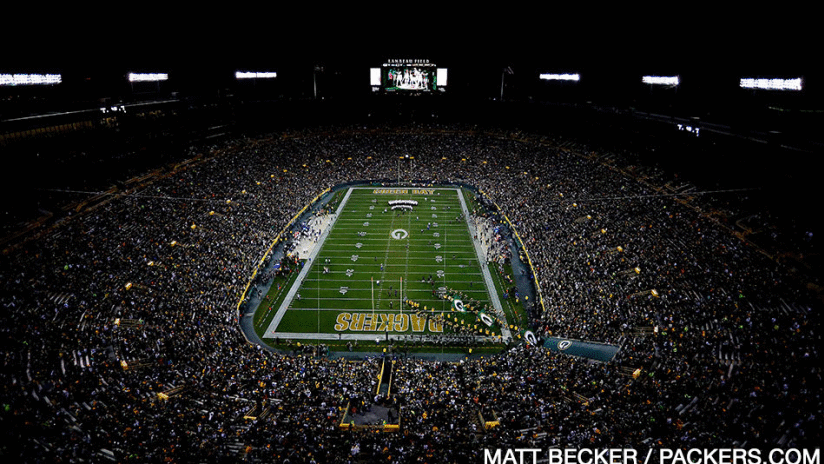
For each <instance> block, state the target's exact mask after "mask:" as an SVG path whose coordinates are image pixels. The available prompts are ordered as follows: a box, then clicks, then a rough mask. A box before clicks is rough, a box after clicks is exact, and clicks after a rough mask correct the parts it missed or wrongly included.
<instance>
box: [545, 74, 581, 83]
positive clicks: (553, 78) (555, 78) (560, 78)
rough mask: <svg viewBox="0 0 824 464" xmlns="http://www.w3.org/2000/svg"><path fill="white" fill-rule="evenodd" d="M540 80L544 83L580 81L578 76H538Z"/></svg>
mask: <svg viewBox="0 0 824 464" xmlns="http://www.w3.org/2000/svg"><path fill="white" fill-rule="evenodd" d="M539 77H540V78H541V79H543V80H546V81H576V82H577V81H579V80H581V75H580V74H577V73H576V74H541V75H540V76H539Z"/></svg>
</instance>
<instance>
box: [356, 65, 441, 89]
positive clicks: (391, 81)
mask: <svg viewBox="0 0 824 464" xmlns="http://www.w3.org/2000/svg"><path fill="white" fill-rule="evenodd" d="M446 71H447V70H446V68H439V67H438V66H437V65H436V64H435V63H432V62H430V61H429V60H424V59H391V60H387V61H386V62H385V63H383V65H381V67H380V68H372V69H371V85H372V90H373V91H375V92H378V91H385V92H409V93H420V92H443V91H445V90H446V74H447V72H446Z"/></svg>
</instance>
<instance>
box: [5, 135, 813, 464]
mask: <svg viewBox="0 0 824 464" xmlns="http://www.w3.org/2000/svg"><path fill="white" fill-rule="evenodd" d="M603 150H604V149H603V148H602V147H589V146H586V145H584V144H582V143H577V142H570V141H565V140H561V139H552V138H549V137H546V136H541V137H537V136H533V137H528V136H525V135H524V134H517V135H516V134H508V133H496V132H479V131H475V130H472V129H471V128H463V127H448V128H444V127H414V128H406V129H404V130H390V129H388V128H387V129H386V130H383V131H375V130H359V129H358V128H342V129H336V130H330V131H323V132H321V131H306V132H292V133H288V134H282V135H280V136H278V137H273V138H270V139H256V140H251V139H241V140H233V141H231V142H227V143H225V144H223V145H220V146H212V147H207V148H204V149H203V151H202V153H199V155H200V156H198V157H196V158H194V159H193V161H192V162H190V163H186V164H184V165H182V166H180V167H179V168H177V169H173V170H166V171H164V172H163V174H162V175H156V176H155V177H153V178H152V179H151V181H149V182H145V183H143V184H141V185H140V186H138V187H135V188H133V190H131V191H128V192H123V194H118V195H113V196H111V197H110V198H108V199H106V200H105V201H101V202H100V203H98V204H96V205H94V207H90V208H88V209H87V210H86V211H83V212H82V213H77V214H75V215H73V216H72V217H70V218H68V219H66V220H64V221H62V222H61V223H60V224H58V225H56V226H55V227H53V228H52V229H51V230H50V231H48V233H44V234H41V235H40V236H38V237H36V238H34V239H31V240H29V241H26V242H25V243H23V244H21V245H19V246H16V247H14V248H12V249H9V250H7V253H6V254H5V255H4V257H3V259H2V269H0V285H2V292H0V304H2V307H3V316H2V317H3V320H4V322H3V323H2V325H0V330H2V332H3V336H2V343H3V350H2V354H3V358H4V359H3V365H4V366H3V369H2V372H1V373H0V376H2V377H1V378H2V387H0V396H2V410H0V421H2V425H3V435H4V438H5V440H3V443H4V444H3V445H2V448H0V456H6V457H9V458H11V459H13V460H14V461H16V462H49V463H55V462H141V463H145V462H237V461H245V462H291V463H295V462H316V463H324V462H341V463H345V462H379V461H380V462H480V459H481V456H482V453H483V450H484V449H485V448H492V449H497V448H507V447H517V448H540V449H546V448H548V447H553V446H561V447H583V446H586V447H613V448H614V447H636V448H643V447H651V446H656V447H670V448H680V447H733V446H738V447H747V448H754V447H767V448H772V447H815V446H819V445H818V444H819V443H820V442H821V439H822V436H821V428H822V427H821V424H822V420H821V414H822V398H821V363H820V358H819V352H818V348H817V346H818V345H819V342H820V328H819V319H820V314H819V312H818V307H817V303H816V302H815V301H811V300H810V299H809V298H808V296H807V293H805V292H804V289H803V288H801V287H800V286H798V285H797V284H796V283H795V282H794V281H793V280H792V279H791V278H790V277H789V276H788V274H787V273H786V272H785V271H784V270H782V269H781V268H780V267H779V266H778V265H777V264H776V263H775V262H774V261H773V260H771V259H770V258H769V257H767V256H765V254H763V253H761V252H759V250H758V249H756V248H755V247H753V246H752V245H750V244H749V243H748V242H746V241H744V240H742V239H740V238H738V237H736V236H735V235H734V234H733V233H732V232H731V230H730V229H729V227H728V226H727V225H726V224H725V223H724V221H723V219H719V218H718V217H717V216H714V215H712V214H708V211H705V210H702V209H701V205H702V203H701V202H702V198H701V197H695V198H684V197H680V196H672V195H667V194H665V193H666V192H665V191H664V190H662V188H661V184H663V181H662V180H661V179H660V178H655V176H651V175H650V174H649V171H644V175H640V174H639V173H640V171H639V169H640V167H638V166H635V165H633V164H632V157H631V155H630V154H624V153H622V154H620V155H612V156H609V157H605V156H603V155H604V153H605V152H604V151H603ZM193 154H194V153H193ZM399 154H409V155H412V156H414V162H413V164H411V165H410V166H406V167H404V168H403V171H402V173H401V174H402V177H403V178H404V180H406V181H419V182H425V183H430V182H431V183H440V182H463V183H467V184H471V185H474V186H476V187H477V188H478V189H479V190H480V191H481V192H483V196H482V197H481V201H485V202H489V203H490V204H492V203H494V204H495V205H497V206H499V207H500V210H501V211H502V212H504V213H505V214H506V216H507V219H508V221H509V222H511V224H512V226H514V228H515V229H516V230H517V232H518V234H519V237H520V238H521V239H522V240H523V242H524V245H525V247H526V251H527V252H528V254H529V257H530V260H531V262H532V264H533V270H534V272H535V275H534V278H535V280H536V281H537V282H538V283H539V290H540V294H541V297H542V300H543V304H540V303H539V302H538V301H535V302H533V304H534V306H533V308H532V314H534V315H535V320H534V321H533V325H532V329H533V330H534V331H535V332H536V334H538V335H539V336H540V337H546V336H553V337H562V338H574V339H585V340H594V341H600V342H605V343H612V344H616V345H619V346H620V347H621V349H620V351H619V352H618V354H617V355H616V357H615V359H614V360H613V361H611V362H609V363H598V362H593V361H588V360H586V359H582V358H575V357H572V356H568V355H564V354H559V353H557V352H553V351H549V350H547V349H545V348H543V347H540V346H531V345H528V344H525V343H521V344H516V345H514V346H512V347H511V348H509V349H507V350H506V351H505V352H503V353H501V354H499V355H494V356H484V357H467V358H466V359H465V360H463V361H461V362H457V363H451V362H450V363H447V362H437V361H431V360H424V359H417V358H416V357H414V356H409V357H398V358H397V359H396V360H395V361H396V367H395V372H394V379H395V380H394V382H395V383H394V387H393V394H392V397H391V398H387V399H385V400H386V401H391V402H392V404H393V405H394V406H395V407H397V408H398V409H399V411H400V423H401V429H400V431H398V432H385V433H364V432H356V431H349V430H341V429H340V428H339V427H338V425H339V421H340V420H341V415H342V411H343V410H344V409H345V408H346V406H347V404H349V402H350V400H352V399H353V398H358V397H359V396H360V395H362V394H364V392H368V391H371V390H373V389H374V386H375V381H376V373H377V371H378V370H379V368H380V362H381V359H380V358H366V359H365V360H363V361H351V360H346V359H343V358H334V359H329V358H326V357H322V356H313V355H311V354H306V353H300V352H293V353H279V352H275V351H271V350H267V349H264V348H262V347H259V346H256V345H253V344H250V343H248V342H247V340H246V339H245V338H244V336H243V334H242V333H241V331H240V329H239V323H238V317H239V314H238V311H237V304H238V299H239V298H240V296H241V294H242V293H243V291H244V288H245V287H246V284H247V283H248V281H249V279H250V278H251V276H252V275H253V271H254V269H255V268H256V266H258V264H259V262H260V261H261V259H262V258H263V257H264V253H265V252H266V250H267V249H268V248H269V246H270V244H271V243H272V242H273V240H274V239H275V238H276V237H277V236H278V234H279V233H280V232H281V231H282V230H283V228H284V227H285V226H286V225H287V224H289V222H290V221H291V220H292V218H293V217H294V216H295V214H296V213H298V212H299V211H300V210H301V209H302V208H303V207H304V206H305V205H306V204H307V203H309V202H310V201H311V200H312V199H313V198H315V197H316V196H317V195H318V194H319V193H320V192H321V190H322V189H324V188H327V187H333V186H335V185H338V184H342V183H347V182H354V181H358V180H361V179H373V180H386V181H387V182H389V181H391V180H393V179H397V178H398V174H399V173H398V166H399V165H398V162H397V159H398V155H399ZM475 214H476V215H478V216H483V217H484V221H485V223H487V224H488V223H492V224H494V223H498V224H504V223H505V221H506V219H505V218H504V217H503V216H501V215H500V214H499V213H496V212H494V210H493V211H491V212H486V211H475ZM490 422H496V423H497V424H498V425H497V426H493V427H491V428H487V427H485V425H488V423H490Z"/></svg>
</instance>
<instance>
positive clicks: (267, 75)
mask: <svg viewBox="0 0 824 464" xmlns="http://www.w3.org/2000/svg"><path fill="white" fill-rule="evenodd" d="M276 77H278V73H276V72H250V71H237V72H235V79H274V78H276Z"/></svg>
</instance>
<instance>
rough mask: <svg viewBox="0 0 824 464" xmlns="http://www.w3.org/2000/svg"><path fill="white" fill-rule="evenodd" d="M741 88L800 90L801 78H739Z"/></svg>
mask: <svg viewBox="0 0 824 464" xmlns="http://www.w3.org/2000/svg"><path fill="white" fill-rule="evenodd" d="M740 86H741V88H742V89H761V90H801V78H800V77H798V78H795V79H761V78H753V77H746V78H741V83H740Z"/></svg>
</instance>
